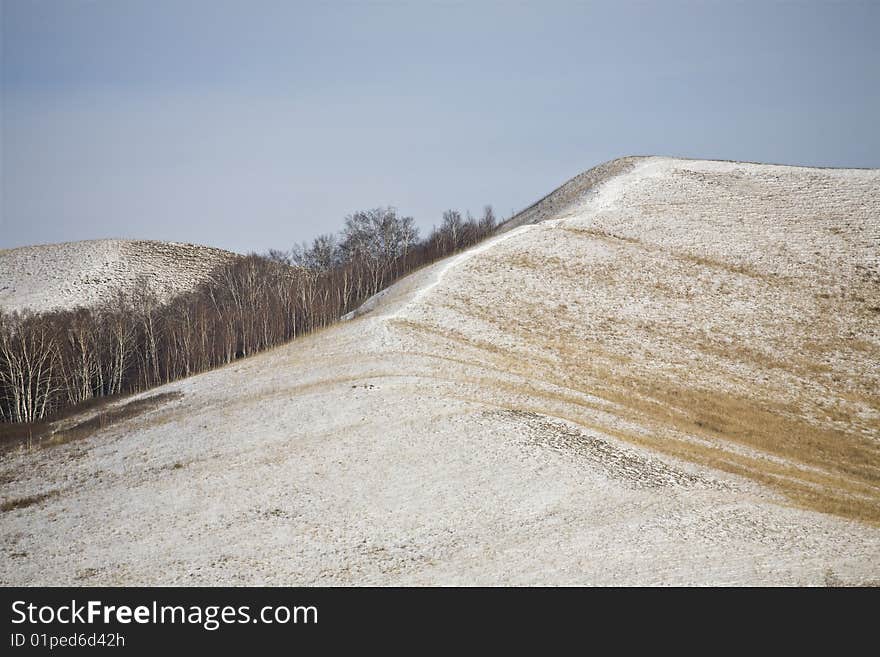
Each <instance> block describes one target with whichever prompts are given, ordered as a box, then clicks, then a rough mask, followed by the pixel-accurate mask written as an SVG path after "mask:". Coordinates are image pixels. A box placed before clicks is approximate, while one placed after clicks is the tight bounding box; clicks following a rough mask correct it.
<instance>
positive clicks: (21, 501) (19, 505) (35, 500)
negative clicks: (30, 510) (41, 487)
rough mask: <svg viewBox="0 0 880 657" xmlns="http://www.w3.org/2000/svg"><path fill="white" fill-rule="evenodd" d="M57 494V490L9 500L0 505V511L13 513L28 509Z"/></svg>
mask: <svg viewBox="0 0 880 657" xmlns="http://www.w3.org/2000/svg"><path fill="white" fill-rule="evenodd" d="M57 494H58V491H57V490H52V491H49V492H47V493H39V494H37V495H28V496H26V497H17V498H13V499H9V500H6V501H4V502H2V503H0V511H2V512H4V513H5V512H6V511H13V510H15V509H26V508H27V507H29V506H33V505H35V504H39V503H40V502H42V501H43V500H47V499H49V498H50V497H54V496H55V495H57Z"/></svg>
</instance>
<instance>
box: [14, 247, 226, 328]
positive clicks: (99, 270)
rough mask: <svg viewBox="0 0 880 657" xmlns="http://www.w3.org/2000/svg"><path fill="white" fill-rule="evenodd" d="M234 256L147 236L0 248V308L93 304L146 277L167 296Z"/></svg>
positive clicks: (190, 285)
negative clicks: (144, 238) (135, 238)
mask: <svg viewBox="0 0 880 657" xmlns="http://www.w3.org/2000/svg"><path fill="white" fill-rule="evenodd" d="M234 257H236V255H235V254H233V253H230V252H229V251H223V250H222V249H214V248H210V247H207V246H197V245H194V244H180V243H176V242H155V241H147V240H91V241H85V242H66V243H64V244H42V245H39V246H25V247H20V248H17V249H6V250H0V310H4V311H7V312H12V311H15V310H18V311H22V310H25V309H30V310H34V311H38V312H39V311H44V310H53V309H71V308H75V307H78V306H97V305H100V304H101V303H103V302H105V301H107V300H109V299H110V298H112V297H113V295H114V294H115V293H116V292H117V291H122V292H126V293H129V292H132V291H134V290H136V289H138V288H140V287H142V286H143V281H144V280H147V281H148V283H149V285H150V286H151V288H152V290H153V292H155V293H156V294H157V295H158V296H159V297H160V298H163V299H167V298H169V297H172V296H174V295H175V294H178V293H180V292H184V291H187V290H190V289H192V288H194V287H195V286H196V285H198V284H199V283H200V282H202V281H204V280H206V279H207V277H208V276H209V274H210V273H211V270H212V269H213V268H214V267H215V266H217V265H218V264H221V263H223V262H226V261H228V260H230V259H231V258H234Z"/></svg>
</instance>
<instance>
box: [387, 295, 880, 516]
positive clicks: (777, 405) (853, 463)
mask: <svg viewBox="0 0 880 657" xmlns="http://www.w3.org/2000/svg"><path fill="white" fill-rule="evenodd" d="M488 314H489V313H488V311H486V312H484V313H483V315H484V317H483V318H484V319H489V317H488ZM528 323H529V322H528V321H523V322H521V324H520V325H519V327H518V324H517V323H516V322H505V328H506V330H507V331H508V332H515V333H519V332H525V333H527V334H528V336H529V339H530V340H533V339H534V333H533V331H532V330H530V329H531V328H534V327H528ZM396 324H397V325H398V326H399V327H401V328H404V329H406V330H409V331H415V332H417V333H418V334H419V335H420V339H421V340H423V341H425V342H426V343H427V344H431V342H432V341H433V342H434V343H435V344H437V345H440V344H443V343H444V342H445V343H446V344H448V343H449V341H452V342H453V343H455V344H456V345H457V349H456V356H455V357H451V356H443V357H439V356H436V355H433V356H432V355H431V354H430V353H428V352H425V353H423V354H422V355H424V356H425V357H433V358H437V359H441V360H444V361H453V362H457V363H459V364H461V365H466V366H468V367H471V368H478V370H479V371H482V372H483V373H484V374H483V375H474V376H469V375H468V376H462V375H458V376H457V377H455V378H456V379H457V380H458V381H459V382H460V383H468V384H471V385H472V386H474V387H475V388H476V389H478V390H479V389H481V388H482V389H484V390H486V391H487V394H486V398H485V399H480V400H479V401H481V402H482V403H491V404H492V405H499V404H498V403H497V401H490V399H496V400H497V398H498V396H499V393H500V396H501V398H505V397H507V398H508V399H509V400H511V401H510V403H509V404H507V405H506V407H508V408H514V409H516V410H524V411H529V412H536V413H543V414H547V415H554V416H556V417H560V418H563V419H567V420H570V421H572V422H575V423H577V424H580V425H582V426H585V427H588V428H591V429H593V430H595V431H599V432H602V433H605V434H607V435H611V436H614V437H616V438H618V439H620V440H624V441H627V442H630V443H633V444H637V445H640V446H642V447H646V448H649V449H653V450H656V451H658V452H661V453H665V454H668V455H670V456H673V457H675V458H679V459H684V460H687V461H691V462H694V463H698V464H700V465H704V466H708V467H712V468H716V469H719V470H722V471H724V472H728V473H731V474H735V475H739V476H743V477H746V478H749V479H752V480H754V481H757V482H759V483H761V484H764V485H766V486H768V487H770V488H772V489H774V490H776V491H778V492H780V493H782V494H783V495H784V496H785V497H786V498H788V499H789V500H790V501H791V503H793V504H795V505H797V506H801V507H803V508H809V509H813V510H816V511H821V512H824V513H831V514H835V515H838V516H842V517H845V518H850V519H855V520H860V521H864V522H869V523H872V524H880V445H878V443H877V441H876V440H872V439H870V438H869V437H866V436H864V435H861V434H859V433H857V432H856V431H854V430H844V429H840V428H837V427H834V426H828V425H826V424H823V423H818V422H816V421H814V420H812V419H809V418H808V417H805V413H804V408H803V407H802V406H801V405H799V404H796V403H792V402H790V401H782V400H779V399H775V398H773V397H772V396H764V397H762V396H761V395H760V391H756V394H755V395H754V396H753V397H743V396H738V395H736V394H732V393H730V392H728V391H726V390H720V389H713V388H706V387H691V386H687V385H681V384H679V383H676V382H674V381H672V380H668V379H665V378H662V377H658V376H657V375H656V374H653V375H645V376H639V375H637V374H636V373H638V372H639V371H640V368H638V367H627V365H629V364H631V359H630V358H629V357H628V356H626V355H623V354H618V353H614V352H613V351H610V350H607V349H604V348H603V345H602V344H600V343H592V344H591V343H585V342H584V340H583V339H581V338H579V337H578V336H576V335H574V334H571V333H566V332H565V331H562V332H560V333H558V334H557V335H555V336H552V337H547V338H546V339H545V341H544V343H543V344H542V345H540V346H541V347H542V348H541V349H536V350H532V351H530V353H528V354H527V355H525V354H522V353H517V354H511V353H510V352H509V351H507V350H506V349H504V348H502V347H499V346H498V345H496V344H493V343H492V342H491V341H489V340H477V339H470V338H466V337H464V336H462V335H455V334H450V333H449V332H448V331H443V330H441V329H439V328H435V327H431V326H429V325H427V324H421V323H417V322H413V321H397V322H396ZM740 351H742V352H743V353H745V354H746V355H747V357H749V358H750V359H759V358H760V355H759V354H758V353H755V354H750V353H748V350H740V348H737V347H733V348H732V353H729V354H727V355H728V356H729V357H732V358H737V357H741V356H742V355H743V353H739V352H740ZM787 365H788V366H789V367H790V364H787ZM798 369H799V370H801V373H803V372H802V368H798ZM818 369H820V368H817V370H818ZM510 375H516V377H518V378H517V379H512V378H511V376H510ZM438 378H443V377H438ZM490 391H491V394H490ZM524 399H525V400H528V402H526V403H523V401H522V400H524ZM597 399H598V401H597ZM469 401H474V400H472V399H471V400H469ZM501 405H504V404H501ZM825 410H828V409H827V408H826V409H825ZM609 411H612V412H613V414H614V415H615V416H616V417H618V418H620V419H621V420H624V421H625V422H624V423H620V422H617V423H612V422H607V421H600V420H599V419H597V418H602V417H603V413H608V412H609ZM832 419H835V418H834V416H832ZM837 419H842V420H845V419H847V417H846V415H845V414H843V413H840V412H838V413H837ZM626 423H632V424H635V425H637V426H639V427H642V428H643V429H644V430H643V431H638V432H636V431H629V430H623V429H621V428H620V426H625V425H626ZM875 424H876V423H875ZM878 428H880V427H878Z"/></svg>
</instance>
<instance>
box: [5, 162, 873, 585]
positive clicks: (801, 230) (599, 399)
mask: <svg viewBox="0 0 880 657" xmlns="http://www.w3.org/2000/svg"><path fill="white" fill-rule="evenodd" d="M588 178H589V177H588ZM585 179H586V178H585ZM598 182H599V185H598V187H596V186H595V183H589V182H588V183H587V184H584V185H580V186H578V185H575V186H574V187H572V186H570V187H568V188H567V190H566V191H565V194H564V198H561V197H559V196H557V197H556V200H555V201H553V200H551V203H552V205H547V204H544V205H543V206H539V207H536V208H532V209H531V210H530V212H532V214H533V215H534V216H536V217H538V218H543V219H545V220H544V221H542V222H540V223H531V222H532V219H529V218H527V219H526V220H524V221H522V222H519V223H520V224H521V225H519V226H513V227H512V229H511V230H509V231H507V232H505V233H502V234H501V235H499V236H498V237H497V238H495V239H493V240H491V241H489V242H484V243H483V244H481V245H478V246H477V247H476V248H474V249H472V250H470V251H468V252H465V253H462V254H459V255H457V256H454V257H452V258H450V259H447V260H445V261H442V262H440V263H437V264H436V265H435V266H433V267H429V268H426V269H424V270H421V271H419V272H417V273H416V274H414V275H412V276H410V277H408V278H406V279H404V280H402V281H401V282H399V283H398V284H397V285H395V286H393V287H392V288H391V289H389V290H388V291H387V292H386V293H385V294H383V295H382V296H381V297H380V298H377V299H374V300H372V301H371V302H370V303H369V304H368V306H367V307H366V308H365V309H364V312H362V313H361V314H359V316H358V317H356V318H355V319H353V320H352V321H350V322H344V323H342V324H340V325H338V326H335V327H332V328H331V329H329V330H326V331H323V332H321V333H319V334H315V335H312V336H309V337H307V338H305V339H302V340H300V341H297V342H296V343H294V344H291V345H288V346H285V347H282V348H279V349H275V350H273V351H271V352H268V353H265V354H262V355H259V356H257V357H254V358H250V359H247V360H244V361H239V362H237V363H235V364H233V365H232V366H230V367H227V368H224V369H221V370H217V371H214V372H209V373H206V374H203V375H200V376H197V377H193V378H192V379H189V380H186V381H181V382H178V383H175V384H172V385H170V386H166V387H165V388H163V389H161V390H159V392H167V391H176V392H179V393H181V394H182V397H181V398H180V399H179V400H176V401H171V402H168V403H166V404H165V405H164V406H162V407H161V408H159V409H157V410H154V411H150V412H148V413H145V414H143V415H141V416H140V417H137V418H134V419H132V420H130V421H128V422H127V423H125V424H120V425H116V426H113V427H111V428H109V429H105V430H104V431H103V432H101V433H99V434H97V435H95V436H93V437H91V438H88V439H86V440H81V441H77V442H72V443H68V444H66V445H61V446H58V447H54V448H51V449H44V450H39V451H35V452H32V453H28V452H19V453H15V454H7V455H5V456H3V457H2V469H0V481H2V482H3V483H2V493H3V497H4V499H6V500H15V499H21V498H24V497H26V496H32V495H39V494H45V493H51V496H50V497H48V498H46V499H44V500H42V501H39V502H37V503H34V504H32V505H31V506H29V507H27V508H21V509H15V510H10V511H5V512H3V513H2V514H0V537H2V541H3V543H2V549H3V550H4V558H3V559H2V560H0V581H2V582H3V583H26V584H36V583H58V584H61V583H94V584H99V583H100V584H119V583H125V584H132V583H145V584H159V583H187V584H219V583H231V584H259V583H263V584H369V583H379V584H389V583H395V584H422V583H431V584H436V583H450V584H452V583H464V584H471V583H480V584H495V583H598V584H606V583H640V584H668V583H703V584H706V583H712V584H728V583H734V584H743V583H760V584H823V583H877V582H878V581H880V398H878V395H877V391H878V389H880V385H878V384H880V381H878V377H880V285H878V264H880V263H878V252H880V248H878V246H880V245H878V235H880V219H878V217H880V214H878V213H880V207H878V205H880V172H878V171H860V170H818V169H802V168H792V167H775V166H762V165H752V164H737V163H723V162H700V161H684V160H672V159H666V158H643V159H637V160H628V161H627V162H626V163H625V166H621V167H619V169H618V170H617V171H616V173H615V175H611V176H605V177H602V180H599V181H598ZM154 392H155V391H154ZM148 394H154V393H148Z"/></svg>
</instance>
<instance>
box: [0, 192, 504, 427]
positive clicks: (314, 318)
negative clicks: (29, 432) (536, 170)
mask: <svg viewBox="0 0 880 657" xmlns="http://www.w3.org/2000/svg"><path fill="white" fill-rule="evenodd" d="M495 223H496V222H495V216H494V213H493V212H492V208H491V206H487V207H486V208H485V209H484V212H483V215H482V217H480V218H479V219H475V218H473V217H471V216H470V215H468V216H467V217H465V218H463V217H462V216H461V214H460V213H458V212H457V211H454V210H450V211H447V212H446V213H444V215H443V222H442V224H441V225H440V227H439V228H435V229H434V230H433V231H432V232H431V233H430V235H428V237H427V238H425V239H423V240H420V239H419V235H418V230H417V229H416V227H415V225H414V222H413V219H412V217H402V216H400V215H398V213H397V212H396V211H395V210H394V209H393V208H377V209H374V210H367V211H364V212H357V213H355V214H353V215H350V216H349V217H347V218H346V220H345V226H344V228H343V230H342V231H341V232H340V233H339V235H322V236H320V237H318V238H316V239H315V240H313V242H312V243H311V244H303V245H299V246H296V247H294V248H293V249H291V250H289V251H275V250H273V251H270V252H269V253H268V254H267V255H265V256H260V255H249V256H243V257H241V258H237V259H235V260H233V261H231V262H229V263H227V264H224V265H221V266H219V267H218V268H217V269H216V270H215V271H214V272H213V274H212V276H211V277H210V279H209V280H208V281H207V282H205V283H203V284H201V285H200V286H199V287H198V288H197V289H195V290H193V291H191V292H188V293H186V294H183V295H179V296H177V297H175V298H173V299H172V300H170V301H167V302H160V300H159V299H157V297H156V296H155V295H154V294H152V293H151V292H150V285H149V281H148V280H145V281H143V282H142V284H140V285H137V286H135V288H136V289H137V292H133V293H129V294H123V293H119V294H117V296H116V297H115V298H114V299H113V300H112V301H111V302H109V303H107V304H105V305H103V306H101V307H98V308H90V309H86V308H80V309H76V310H71V311H55V312H47V313H40V314H33V313H24V314H20V313H12V314H5V313H3V312H2V311H0V421H2V422H24V423H28V422H36V421H39V420H42V419H44V418H47V417H51V415H52V414H53V413H56V412H58V411H61V410H63V409H67V408H70V407H72V406H75V405H77V404H80V403H82V402H86V401H88V400H91V399H94V398H96V397H103V396H108V395H115V394H121V393H132V392H139V391H142V390H145V389H147V388H150V387H153V386H156V385H159V384H162V383H167V382H169V381H173V380H175V379H179V378H181V377H185V376H189V375H191V374H195V373H197V372H202V371H205V370H208V369H211V368H213V367H217V366H219V365H224V364H226V363H229V362H231V361H232V360H235V359H236V358H241V357H243V356H247V355H250V354H254V353H256V352H258V351H261V350H263V349H267V348H269V347H272V346H275V345H278V344H281V343H283V342H286V341H288V340H292V339H294V338H296V337H297V336H299V335H301V334H303V333H307V332H309V331H312V330H315V329H317V328H320V327H323V326H327V325H328V324H331V323H333V322H335V321H337V320H338V319H339V317H341V316H342V315H344V314H345V313H347V312H349V311H351V310H353V309H354V308H356V307H357V306H358V305H360V304H361V303H362V302H363V301H364V300H365V299H366V298H368V297H369V296H371V295H373V294H375V293H376V292H378V291H379V290H381V289H382V288H384V287H386V286H387V285H389V284H390V283H391V282H393V281H394V280H396V279H397V278H399V277H401V276H403V275H405V274H407V273H408V272H410V271H412V270H413V269H416V268H418V267H420V266H422V265H425V264H428V263H430V262H433V261H435V260H437V259H439V258H442V257H444V256H446V255H449V254H451V253H454V252H455V251H458V250H461V249H463V248H466V247H468V246H470V245H472V244H474V243H476V242H478V241H480V240H482V239H483V238H484V237H486V236H487V235H489V234H490V233H492V232H493V231H494V229H495Z"/></svg>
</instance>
